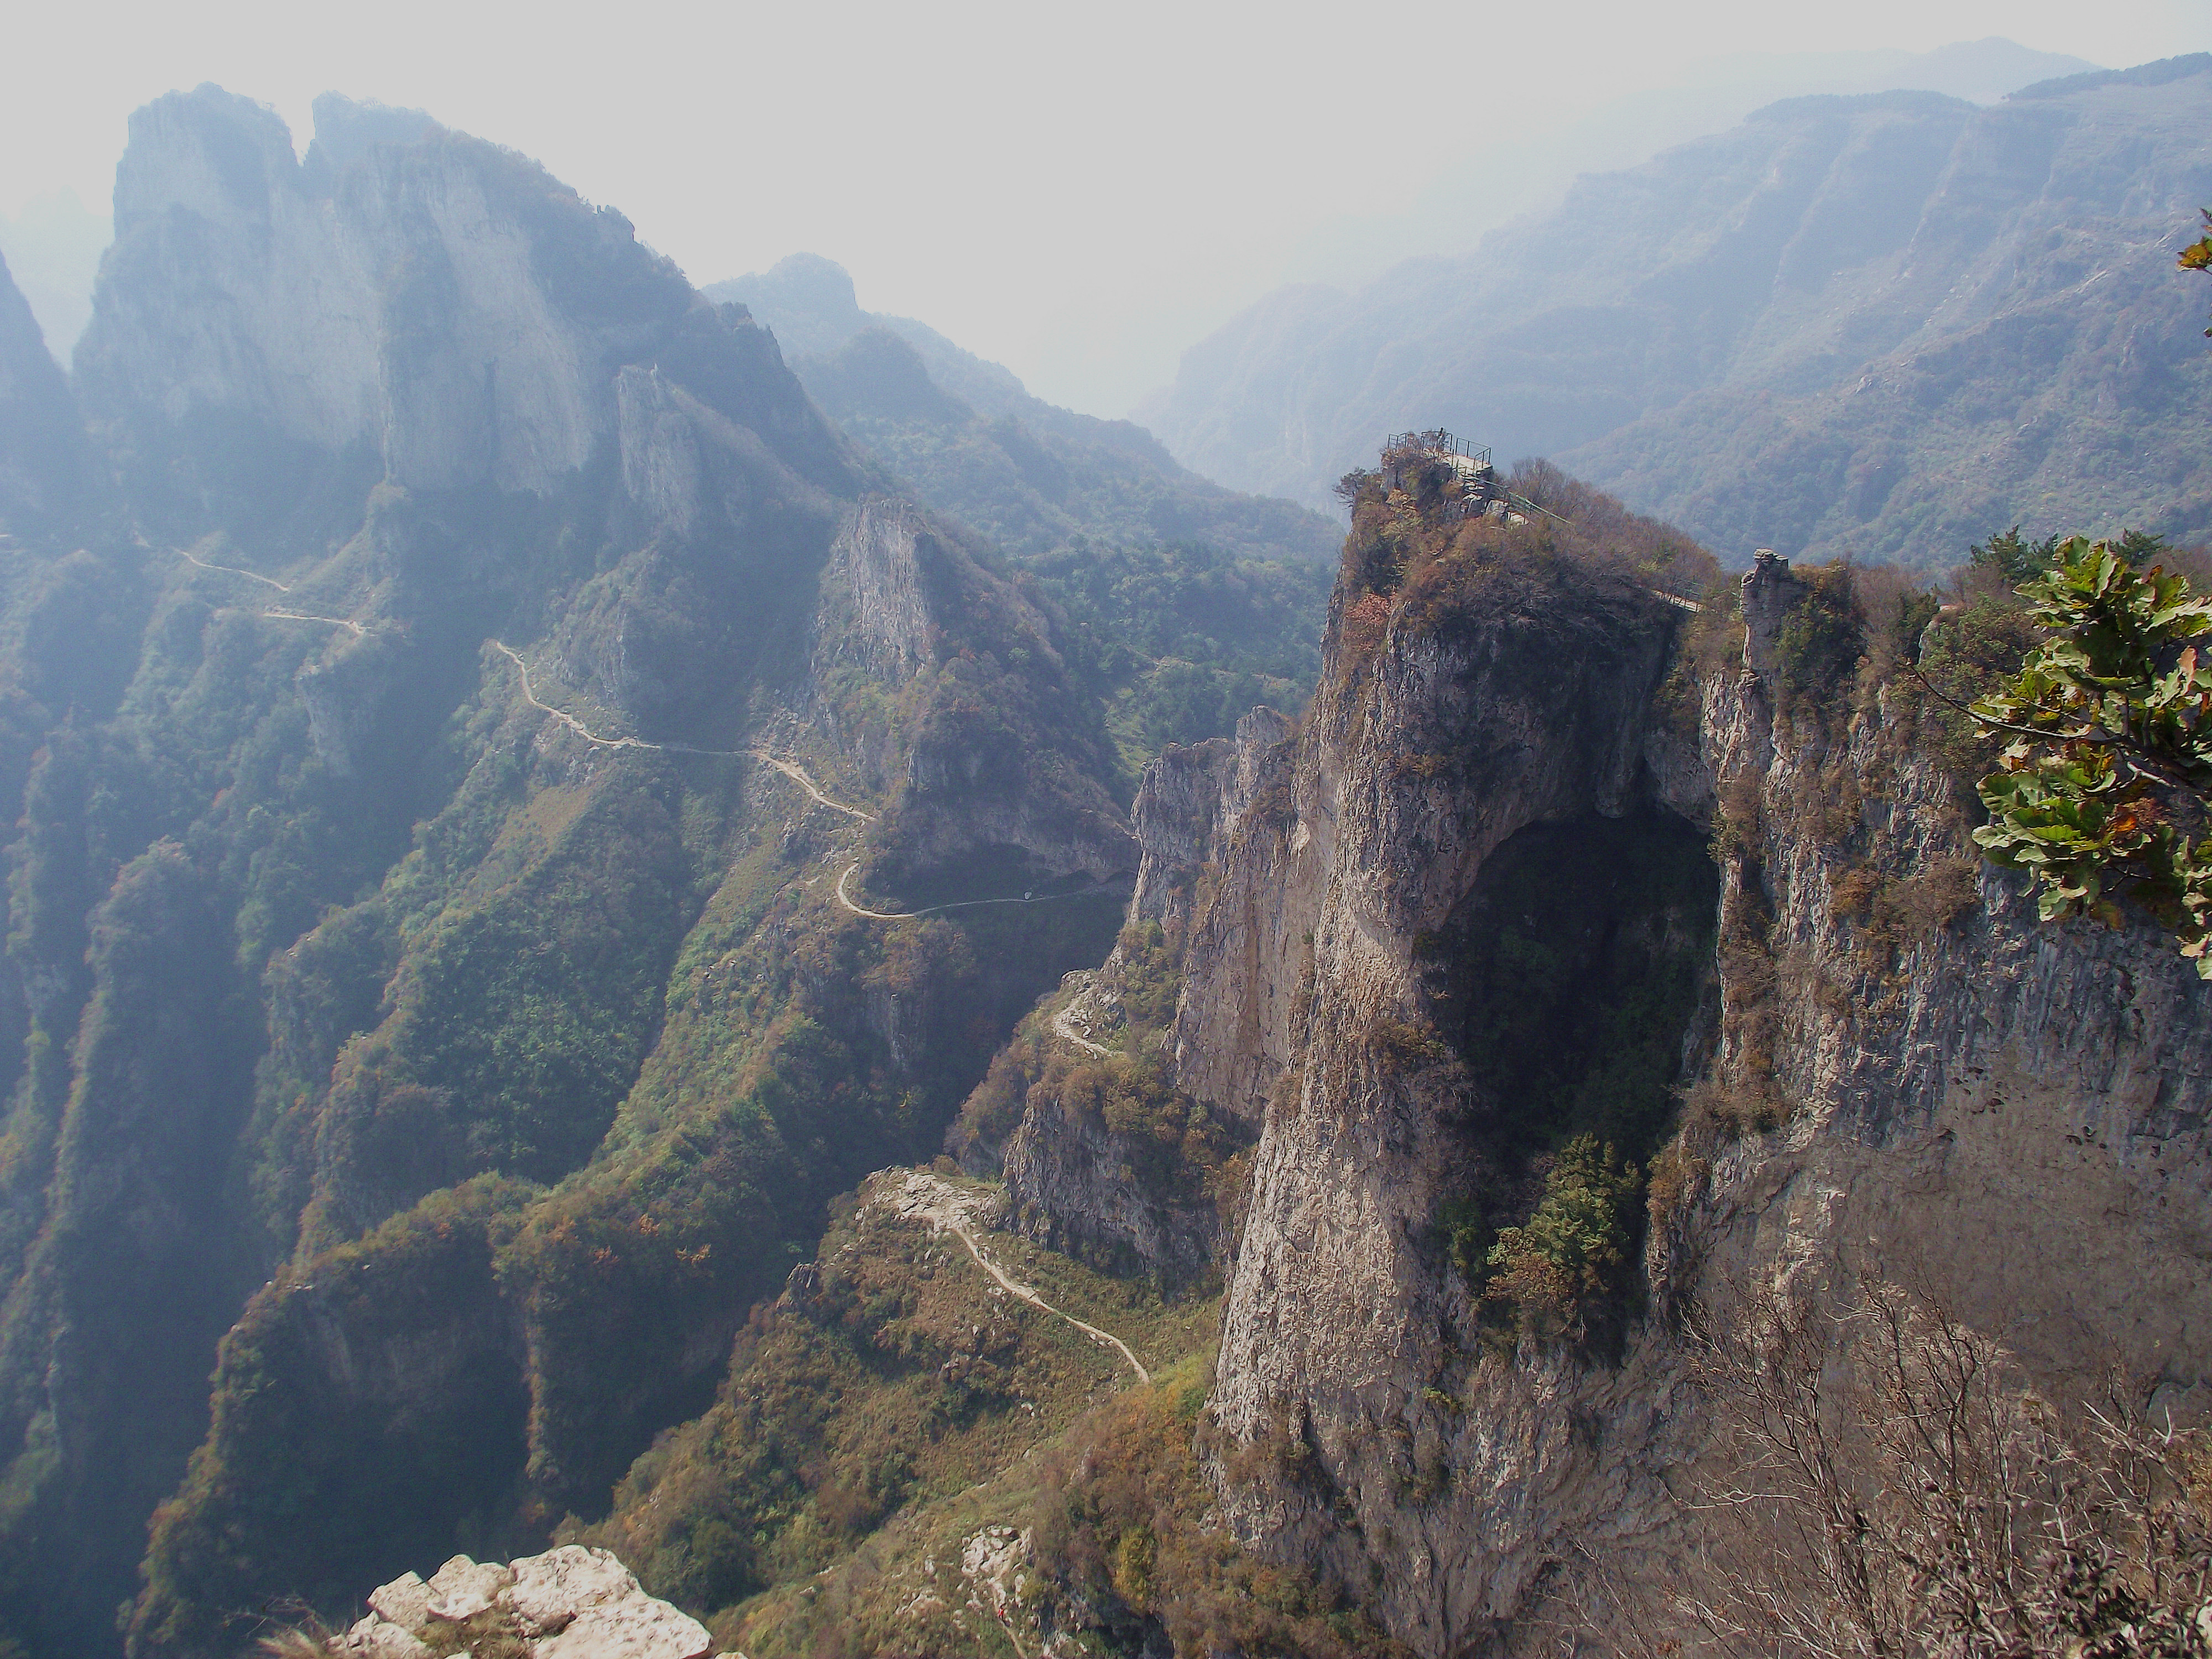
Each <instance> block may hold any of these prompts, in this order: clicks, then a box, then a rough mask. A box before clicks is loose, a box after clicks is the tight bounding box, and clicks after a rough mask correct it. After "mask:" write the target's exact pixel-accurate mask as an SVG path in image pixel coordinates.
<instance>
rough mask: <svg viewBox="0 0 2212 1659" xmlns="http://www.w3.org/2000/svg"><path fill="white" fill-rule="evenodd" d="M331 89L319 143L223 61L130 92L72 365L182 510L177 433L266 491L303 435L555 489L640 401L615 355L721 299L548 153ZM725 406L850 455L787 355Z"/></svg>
mask: <svg viewBox="0 0 2212 1659" xmlns="http://www.w3.org/2000/svg"><path fill="white" fill-rule="evenodd" d="M317 109H318V120H319V124H320V125H325V126H330V127H331V129H332V135H333V136H332V138H331V142H329V143H321V144H319V145H318V146H317V147H316V148H314V149H311V150H310V152H309V155H308V157H307V161H304V162H302V161H297V160H295V157H294V155H293V151H292V143H291V137H290V135H289V133H288V132H287V131H286V130H285V128H284V125H283V122H282V121H280V120H278V119H277V118H276V116H275V115H274V114H273V113H271V112H270V111H268V110H267V109H265V108H264V107H262V106H258V105H255V104H252V103H251V102H249V101H247V100H244V99H241V98H238V97H235V96H233V95H232V94H228V93H225V92H223V91H222V90H221V89H220V88H216V87H213V86H204V87H202V88H199V89H198V90H197V91H195V92H191V93H173V94H170V95H168V96H167V97H165V98H162V99H159V100H156V101H155V102H154V103H152V104H150V105H149V106H146V107H145V108H144V109H143V110H141V111H139V112H137V114H136V115H134V116H133V117H132V118H131V143H130V147H129V148H128V149H127V150H126V151H125V157H124V161H123V163H122V165H121V167H119V168H118V173H117V177H116V193H115V243H114V246H112V249H111V250H110V251H109V252H108V254H107V257H106V260H105V261H104V262H103V264H102V267H101V275H100V293H99V297H98V298H97V300H96V301H95V316H94V323H93V326H92V328H91V329H90V330H89V331H88V333H87V335H86V337H85V338H84V340H83V341H82V343H81V344H80V347H79V350H78V373H79V376H80V378H81V380H82V385H83V388H84V396H85V400H86V404H87V408H88V411H89V412H90V414H91V415H92V416H93V418H94V420H96V421H100V422H110V423H114V424H115V425H117V426H118V428H120V431H121V433H122V434H123V435H125V442H126V443H127V445H128V447H129V450H128V453H129V454H130V458H131V460H132V461H133V462H134V463H135V464H136V466H137V471H136V473H135V475H134V476H135V478H136V481H137V483H138V484H139V486H140V494H141V498H142V501H143V502H144V506H143V507H142V510H149V509H150V508H152V507H154V505H155V502H156V501H159V502H160V503H161V505H163V506H167V507H171V508H172V510H173V512H174V513H180V514H184V515H185V516H186V517H187V518H188V517H189V516H190V514H191V506H190V504H189V501H188V499H187V498H185V497H184V496H183V495H181V493H179V495H173V496H172V495H167V493H166V492H162V491H160V490H158V489H155V479H154V477H153V476H152V474H151V472H150V468H151V467H152V466H153V465H154V464H155V462H156V460H157V459H160V458H161V457H163V456H167V455H171V454H175V453H182V454H183V455H185V456H187V457H189V458H190V460H191V464H192V465H194V467H195V469H196V470H197V471H199V472H200V473H201V474H202V475H203V476H202V477H201V478H200V479H199V480H198V481H197V482H199V483H202V485H203V486H204V487H206V486H210V485H212V486H214V487H215V488H216V489H218V490H222V491H223V495H220V496H218V500H222V501H229V502H230V503H231V504H233V505H235V506H236V507H238V509H239V510H241V511H244V510H251V511H252V512H254V513H258V514H265V513H267V512H268V511H269V510H270V504H269V503H268V502H266V501H261V500H258V499H256V500H251V501H244V502H240V501H236V499H235V497H236V496H237V495H246V496H250V497H258V496H259V495H262V494H263V493H264V492H262V491H261V490H260V489H258V484H259V483H261V482H262V480H263V478H264V477H265V476H266V474H265V471H262V470H265V469H270V468H271V466H272V462H273V459H274V458H275V457H276V456H278V455H282V454H284V453H287V452H288V451H289V452H291V453H302V452H304V453H306V454H307V455H309V456H312V457H313V460H314V463H315V468H314V470H315V471H316V472H318V473H323V474H327V473H328V471H329V470H330V469H331V467H334V466H335V467H339V468H347V467H355V466H363V465H365V466H368V467H373V468H374V469H375V471H374V472H371V473H370V475H369V476H371V477H374V476H376V474H377V473H380V474H381V476H382V477H384V478H385V479H386V480H387V481H388V482H389V483H392V484H395V485H397V486H398V487H399V488H401V489H410V490H422V491H439V490H450V489H465V488H469V487H472V486H480V485H489V486H491V487H493V488H495V489H501V490H507V491H524V492H528V493H531V494H533V495H547V494H549V493H550V492H552V491H553V490H554V489H556V488H557V487H558V486H559V485H560V484H561V483H562V482H563V481H564V480H566V479H568V478H569V477H571V476H572V475H574V474H575V473H577V472H578V471H580V470H581V469H583V468H584V467H585V466H586V465H587V464H588V463H589V462H590V461H591V460H592V459H593V457H594V455H595V454H596V453H598V452H599V449H600V448H601V447H602V446H603V445H604V444H605V442H606V441H607V440H608V439H609V438H610V437H611V436H612V435H614V434H615V433H616V431H617V428H622V427H623V425H624V410H623V398H622V396H621V392H620V383H619V381H618V377H617V375H616V374H614V373H613V372H612V371H614V370H615V369H617V368H619V367H620V366H622V365H624V364H640V363H647V362H651V361H652V359H653V356H655V355H656V352H657V351H666V350H668V349H671V348H676V349H681V347H682V345H683V344H684V343H685V341H684V337H685V335H686V333H687V325H690V326H693V327H696V326H699V323H698V320H697V319H701V318H703V317H708V316H711V315H712V314H713V308H712V307H710V306H708V304H707V303H706V302H705V301H702V300H701V299H700V298H699V296H698V295H696V293H694V292H693V291H692V289H690V285H689V284H687V283H685V282H684V280H683V278H682V276H680V275H679V274H678V272H677V270H675V268H674V267H673V266H672V265H671V264H669V263H668V262H667V261H666V260H665V259H662V258H659V257H657V256H656V255H654V254H653V253H652V252H649V251H648V250H647V249H646V248H644V247H643V246H641V245H639V244H638V243H637V241H636V240H635V238H634V237H633V235H632V234H631V231H630V228H629V223H628V222H627V221H625V220H624V219H623V217H622V216H621V215H620V214H618V213H617V212H615V211H614V210H612V209H599V210H592V209H590V208H588V207H587V206H586V205H585V204H583V203H581V202H580V200H579V199H578V198H577V197H576V196H575V194H574V192H573V191H569V190H568V189H567V188H566V187H565V186H562V185H559V184H557V183H556V182H555V181H554V180H553V179H550V178H549V177H548V176H547V175H546V174H545V173H544V172H543V171H542V170H541V169H540V168H538V167H536V166H535V165H534V164H533V163H531V162H529V161H525V160H523V159H522V158H520V157H519V156H516V155H513V153H511V152H507V151H502V150H500V149H496V148H495V147H494V146H492V145H489V144H485V143H480V142H477V141H476V140H472V139H468V138H465V137H461V136H459V135H458V134H453V133H448V132H446V131H443V130H442V129H441V128H438V127H437V126H436V125H435V124H434V123H430V122H428V120H427V119H417V120H414V121H409V120H406V119H404V118H401V119H398V120H394V119H392V118H391V117H392V116H394V115H395V114H396V113H397V112H384V114H385V115H386V120H384V121H383V122H382V123H381V124H379V123H377V122H374V121H372V120H369V119H368V118H367V116H366V115H365V114H364V112H361V111H360V110H358V109H356V107H355V106H349V105H348V104H347V102H346V101H345V100H343V99H337V98H330V97H326V98H325V99H324V100H321V101H319V104H318V106H317ZM695 338H696V337H695ZM694 349H695V350H696V346H695V348H694ZM709 349H711V347H710V348H709ZM733 378H734V377H733ZM769 385H770V386H773V385H774V383H773V382H770V383H769ZM760 389H762V390H768V389H769V387H768V386H762V387H761V388H760ZM726 412H727V413H730V414H732V415H736V416H738V418H740V419H744V416H756V417H757V418H756V419H752V420H747V421H746V422H745V423H746V424H747V425H749V426H751V427H753V428H754V429H755V430H757V431H761V432H763V434H764V435H768V436H769V441H770V442H771V443H773V444H775V447H778V448H779V449H780V450H783V451H785V452H786V453H789V454H791V455H792V456H793V458H794V459H795V458H797V457H798V456H800V455H803V456H804V460H803V461H802V462H801V464H800V465H801V470H802V471H805V472H806V473H809V474H811V476H813V477H815V478H817V480H819V481H821V482H825V483H826V482H830V481H831V480H833V479H834V478H836V477H837V476H838V475H839V472H840V459H839V456H838V453H837V448H836V443H835V441H834V440H832V439H831V438H830V437H829V434H828V432H827V429H826V428H824V427H823V423H822V422H821V421H820V420H819V418H818V417H817V416H814V415H813V413H812V410H811V408H810V407H809V406H808V404H807V403H806V400H805V396H804V394H803V393H801V392H799V389H798V387H797V386H795V385H794V384H793V383H792V382H790V381H789V380H783V381H782V383H781V386H774V389H773V390H772V391H770V392H769V400H768V403H767V405H766V406H765V407H763V408H761V409H758V410H744V411H742V412H740V411H738V410H728V411H726ZM629 428H630V429H631V430H633V431H634V430H635V420H634V419H633V420H632V421H631V422H629ZM226 486H228V488H227V489H226V488H225V487H226ZM165 527H171V526H165Z"/></svg>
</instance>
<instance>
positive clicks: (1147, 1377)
mask: <svg viewBox="0 0 2212 1659" xmlns="http://www.w3.org/2000/svg"><path fill="white" fill-rule="evenodd" d="M894 1202H895V1203H896V1206H897V1207H898V1212H899V1213H900V1214H901V1215H908V1216H914V1217H915V1218H919V1219H921V1220H924V1221H927V1222H928V1223H929V1224H930V1225H932V1226H933V1227H935V1228H937V1229H939V1231H943V1232H948V1233H951V1235H952V1236H953V1237H956V1238H957V1239H958V1240H959V1241H960V1242H961V1243H963V1244H965V1245H966V1246H967V1247H968V1254H969V1255H972V1256H974V1257H975V1261H976V1263H977V1265H978V1266H980V1267H981V1268H982V1269H983V1271H984V1272H985V1273H988V1274H990V1275H991V1277H992V1278H993V1279H996V1280H997V1281H998V1282H999V1285H1000V1288H1001V1289H1003V1290H1005V1291H1006V1292H1007V1293H1008V1294H1009V1295H1011V1296H1015V1297H1019V1298H1020V1299H1021V1300H1022V1301H1024V1302H1026V1303H1028V1304H1030V1306H1031V1307H1032V1308H1042V1310H1044V1311H1045V1312H1047V1313H1048V1314H1050V1315H1052V1316H1054V1318H1055V1319H1064V1320H1066V1322H1068V1323H1069V1324H1071V1325H1073V1326H1074V1327H1075V1328H1076V1329H1077V1330H1079V1331H1081V1332H1082V1333H1083V1334H1085V1336H1087V1337H1089V1338H1090V1339H1091V1340H1092V1341H1094V1342H1097V1343H1101V1344H1103V1345H1104V1346H1107V1347H1109V1348H1113V1349H1115V1350H1117V1351H1118V1352H1120V1354H1121V1358H1124V1359H1126V1360H1127V1361H1128V1362H1129V1369H1130V1370H1133V1371H1134V1372H1136V1374H1137V1381H1138V1382H1139V1383H1150V1382H1151V1381H1152V1373H1151V1372H1150V1371H1148V1370H1146V1369H1145V1364H1144V1361H1142V1360H1140V1359H1139V1358H1137V1356H1136V1355H1135V1354H1134V1353H1133V1352H1131V1351H1130V1348H1129V1345H1128V1344H1127V1343H1126V1342H1124V1341H1123V1340H1121V1338H1120V1337H1118V1336H1116V1335H1115V1334H1113V1333H1112V1332H1111V1331H1102V1330H1100V1329H1099V1328H1097V1326H1096V1325H1090V1324H1085V1322H1083V1321H1082V1320H1080V1319H1078V1318H1077V1317H1076V1316H1074V1315H1073V1314H1072V1313H1066V1312H1064V1311H1062V1310H1060V1309H1058V1308H1055V1307H1054V1306H1053V1305H1052V1304H1051V1303H1049V1302H1048V1301H1046V1300H1045V1299H1044V1298H1043V1297H1041V1296H1039V1295H1038V1294H1037V1293H1036V1291H1035V1290H1034V1289H1032V1288H1031V1287H1030V1286H1029V1285H1024V1284H1023V1283H1021V1282H1020V1281H1019V1280H1018V1279H1009V1278H1008V1277H1007V1276H1006V1270H1005V1269H1004V1268H1002V1267H1000V1266H999V1264H998V1263H997V1262H995V1261H992V1260H991V1258H990V1257H989V1256H987V1255H984V1254H983V1252H982V1249H981V1247H980V1246H979V1245H978V1244H977V1243H975V1231H974V1229H973V1227H972V1226H971V1225H970V1221H971V1217H970V1215H969V1211H970V1209H971V1208H972V1207H973V1206H974V1204H975V1200H974V1199H973V1198H971V1197H970V1196H969V1194H966V1193H963V1192H962V1191H961V1190H960V1188H957V1187H955V1186H954V1185H952V1184H951V1182H948V1181H942V1180H939V1178H938V1177H937V1176H933V1175H931V1174H930V1173H929V1172H928V1171H927V1170H908V1171H907V1174H906V1178H905V1180H904V1181H902V1182H901V1183H900V1185H899V1190H898V1194H897V1197H896V1200H894Z"/></svg>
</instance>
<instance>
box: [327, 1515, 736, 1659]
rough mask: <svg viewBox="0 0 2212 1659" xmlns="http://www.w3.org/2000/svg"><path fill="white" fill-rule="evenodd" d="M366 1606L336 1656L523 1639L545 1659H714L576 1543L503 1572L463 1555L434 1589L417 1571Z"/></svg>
mask: <svg viewBox="0 0 2212 1659" xmlns="http://www.w3.org/2000/svg"><path fill="white" fill-rule="evenodd" d="M368 1605H369V1609H370V1611H369V1613H368V1617H366V1618H364V1619H362V1620H361V1621H360V1622H359V1623H358V1624H356V1625H355V1626H353V1628H352V1629H350V1630H349V1631H347V1632H345V1633H344V1634H343V1636H340V1637H338V1638H336V1639H335V1640H334V1641H332V1643H331V1652H332V1654H333V1655H334V1656H337V1655H358V1656H361V1659H421V1656H423V1655H432V1654H435V1655H444V1654H448V1653H453V1652H457V1651H464V1652H465V1651H468V1650H470V1648H471V1644H474V1643H475V1642H477V1641H480V1640H482V1639H483V1638H486V1637H497V1638H503V1639H504V1641H505V1642H507V1643H508V1644H514V1643H518V1642H519V1643H520V1645H521V1647H522V1649H523V1650H524V1651H526V1652H527V1653H529V1654H531V1655H532V1656H537V1659H706V1656H707V1655H708V1654H710V1653H712V1652H713V1651H714V1641H713V1638H710V1637H709V1636H708V1634H707V1631H706V1627H705V1626H702V1625H701V1624H700V1623H699V1622H698V1620H695V1619H692V1618H690V1617H689V1616H688V1615H686V1614H684V1613H681V1612H678V1610H677V1609H676V1608H674V1607H671V1606H669V1604H668V1603H667V1602H665V1601H659V1600H656V1599H655V1598H654V1597H653V1596H650V1595H647V1594H646V1593H645V1591H644V1590H643V1589H640V1588H639V1586H638V1582H637V1579H636V1577H635V1575H634V1574H632V1573H631V1571H629V1568H627V1567H625V1566H624V1565H623V1564H622V1563H621V1562H620V1561H618V1560H617V1559H615V1557H614V1556H613V1555H612V1554H611V1553H609V1552H607V1551H605V1550H601V1549H586V1548H584V1547H582V1546H580V1545H576V1544H564V1545H562V1547H560V1548H558V1549H553V1550H548V1551H547V1552H546V1553H544V1554H543V1555H532V1556H526V1557H524V1558H523V1559H520V1560H518V1561H515V1562H513V1563H512V1564H511V1565H504V1566H502V1565H500V1564H499V1563H497V1562H495V1561H493V1562H481V1563H480V1562H476V1561H472V1560H471V1559H469V1558H468V1557H467V1556H465V1555H457V1556H455V1557H454V1558H453V1559H452V1560H450V1561H448V1562H447V1563H446V1565H443V1566H442V1567H441V1568H439V1569H438V1571H437V1573H436V1574H435V1576H434V1577H432V1578H431V1579H430V1581H429V1582H428V1583H424V1582H423V1581H422V1578H421V1577H418V1576H417V1575H416V1574H414V1573H411V1572H410V1573H409V1574H407V1575H406V1576H405V1577H401V1578H398V1579H395V1580H393V1581H392V1583H389V1584H386V1585H384V1586H383V1587H382V1588H381V1589H378V1590H376V1591H374V1593H373V1594H371V1595H370V1596H369V1598H368ZM508 1650H510V1648H508V1647H502V1648H501V1651H503V1652H504V1651H508Z"/></svg>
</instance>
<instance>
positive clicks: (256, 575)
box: [170, 547, 350, 626]
mask: <svg viewBox="0 0 2212 1659" xmlns="http://www.w3.org/2000/svg"><path fill="white" fill-rule="evenodd" d="M170 551H171V552H172V553H174V554H175V555H176V556H178V557H179V558H180V559H182V560H184V561H185V563H187V564H196V565H197V566H199V568H201V569H203V570H220V571H222V574H224V575H226V576H243V577H245V578H246V580H248V581H250V582H262V583H265V584H266V585H267V586H270V587H273V588H275V589H276V591H277V592H279V593H289V592H291V591H292V589H291V587H290V586H289V585H288V584H286V583H284V582H280V581H278V580H276V578H275V577H274V576H264V575H263V574H261V573H260V572H258V571H257V570H240V568H238V567H237V566H236V565H234V564H210V563H209V562H207V561H206V560H205V559H203V558H200V557H199V556H197V555H195V554H191V553H187V552H185V550H184V549H183V548H181V547H173V548H171V549H170ZM303 620H305V621H308V622H328V621H329V620H330V618H329V617H306V618H304V619H303ZM349 626H350V624H349Z"/></svg>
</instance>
